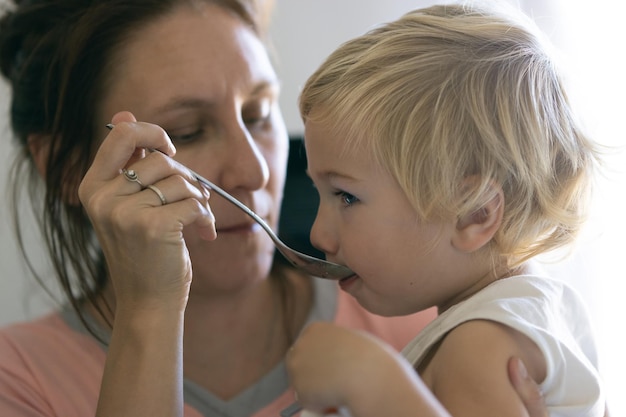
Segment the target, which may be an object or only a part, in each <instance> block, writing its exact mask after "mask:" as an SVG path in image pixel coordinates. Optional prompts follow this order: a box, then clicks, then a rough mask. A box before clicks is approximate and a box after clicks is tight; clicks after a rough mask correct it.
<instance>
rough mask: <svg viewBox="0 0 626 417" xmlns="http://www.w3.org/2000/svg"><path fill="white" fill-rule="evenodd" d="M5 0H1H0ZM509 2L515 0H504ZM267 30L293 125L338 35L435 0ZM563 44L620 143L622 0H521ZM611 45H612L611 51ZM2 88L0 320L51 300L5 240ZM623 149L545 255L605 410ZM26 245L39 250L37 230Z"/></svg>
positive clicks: (617, 323) (603, 127)
mask: <svg viewBox="0 0 626 417" xmlns="http://www.w3.org/2000/svg"><path fill="white" fill-rule="evenodd" d="M2 1H3V0H0V4H1V3H2ZM510 1H511V2H513V3H515V2H516V0H510ZM277 3H278V4H277V10H276V13H275V16H274V25H273V39H274V45H275V46H276V51H277V56H278V68H277V70H278V72H279V74H280V75H281V77H282V80H283V93H282V99H281V104H282V108H283V112H284V114H285V118H286V121H287V125H288V128H289V131H290V132H291V133H295V134H298V133H301V132H302V125H301V122H300V119H299V117H298V114H297V109H296V102H297V96H298V93H299V89H300V86H301V85H302V84H303V83H304V81H305V79H306V77H307V76H308V75H309V74H310V73H311V72H312V71H313V70H314V69H315V68H316V67H317V65H318V64H319V63H321V61H322V60H323V59H324V58H325V57H326V56H327V55H328V54H329V53H330V52H331V51H332V50H333V49H334V48H335V47H336V46H337V45H338V44H339V43H340V42H343V41H344V40H347V39H348V38H350V37H352V36H355V35H358V34H360V33H362V32H363V31H365V30H367V29H369V28H370V27H372V26H373V25H375V24H377V23H380V22H383V21H386V20H390V19H394V18H396V17H398V16H399V15H400V14H401V13H403V12H405V11H408V10H409V9H412V8H415V7H420V6H423V5H427V4H432V3H435V1H427V0H421V1H419V0H418V1H411V0H384V1H383V0H277ZM518 3H521V5H522V7H524V9H525V10H526V11H527V12H529V14H531V15H532V16H533V17H534V18H535V19H536V20H537V22H538V23H539V25H540V26H541V27H542V28H543V29H544V31H545V32H546V33H548V35H550V37H551V38H552V40H553V42H555V44H556V45H557V46H558V47H559V48H560V49H561V51H562V53H563V55H564V58H565V59H566V61H568V62H569V64H570V66H569V67H568V68H569V70H570V71H571V74H570V75H571V81H572V84H574V85H575V87H576V88H577V90H576V91H575V98H576V99H577V101H578V102H579V103H580V104H581V107H582V108H583V110H585V112H586V114H587V116H586V120H587V122H588V125H589V127H590V130H591V132H592V133H593V134H594V135H595V136H596V137H597V138H598V139H599V140H600V141H601V142H603V143H606V144H609V145H619V146H625V145H626V140H625V139H624V134H623V128H622V126H621V124H622V121H623V119H624V117H625V116H624V115H625V114H626V108H625V107H626V106H624V104H623V98H624V97H626V82H625V81H624V77H623V75H622V74H626V68H625V67H624V64H623V63H622V59H620V57H619V55H621V54H623V46H622V43H623V40H624V39H626V35H625V34H626V31H625V30H624V29H623V25H622V22H621V21H618V19H619V18H620V16H623V15H624V11H625V10H624V5H623V4H622V2H621V1H620V0H594V1H593V5H592V6H591V5H589V6H587V4H586V2H583V1H582V0H525V1H523V0H520V1H518ZM615 52H617V54H615ZM7 96H8V91H7V89H6V86H5V85H4V84H1V85H0V192H3V194H1V195H0V196H2V197H1V199H0V325H2V324H6V323H10V322H13V321H16V320H22V319H26V318H30V317H34V316H36V315H38V314H40V313H41V312H43V311H46V310H48V309H49V308H50V302H49V301H47V300H48V299H47V298H46V297H45V296H42V295H41V292H40V291H38V290H37V286H36V285H35V284H34V283H33V282H32V280H30V279H29V278H28V277H27V273H26V270H25V268H24V265H23V264H22V263H21V261H20V260H19V256H18V253H17V250H16V248H15V244H14V243H13V242H14V241H13V238H12V230H11V223H10V218H9V216H8V214H9V213H8V209H7V207H8V206H7V204H6V198H4V196H5V195H6V194H5V193H4V186H5V182H6V175H7V165H8V162H9V157H10V154H11V153H12V152H13V151H14V150H13V149H12V148H11V147H10V146H9V144H8V142H9V136H10V135H9V132H8V128H7V126H6V124H7V122H6V105H7V100H8V99H7ZM624 166H626V156H625V155H624V153H621V154H619V155H617V156H614V157H611V158H609V168H610V169H611V170H612V171H610V173H609V175H608V177H607V178H606V179H604V180H603V181H602V182H601V183H600V184H599V186H598V187H597V190H596V194H597V197H596V200H595V205H594V213H593V216H592V219H591V221H590V222H589V226H588V227H587V229H586V231H585V233H584V234H583V237H582V239H581V243H580V245H579V247H578V249H577V251H576V252H575V254H574V256H573V257H572V258H570V259H569V260H567V261H566V262H563V263H560V264H557V265H548V268H549V269H550V270H551V271H553V272H554V274H555V275H556V276H558V277H560V278H562V279H565V280H567V281H569V282H571V283H572V284H573V285H574V286H576V287H577V288H578V289H579V290H580V291H581V292H582V294H583V296H584V297H585V299H586V301H587V303H588V304H589V306H590V308H591V313H592V317H593V319H594V321H595V323H596V325H597V328H598V340H599V342H600V353H601V355H602V359H603V365H602V368H603V372H604V374H605V377H606V379H607V382H608V384H609V395H610V402H611V404H612V411H613V412H612V415H614V416H618V415H626V400H624V399H623V398H621V397H623V394H622V393H621V392H618V389H619V388H620V387H621V386H623V384H622V382H621V379H622V376H623V375H624V374H626V362H625V360H626V359H625V358H624V356H623V354H622V353H623V352H624V351H626V340H625V338H624V336H623V335H622V331H621V330H617V329H623V326H624V325H623V323H622V322H621V320H620V318H623V317H625V316H626V314H625V313H624V307H622V304H623V303H624V301H623V297H622V293H621V292H620V291H619V290H618V286H621V284H622V282H623V281H624V278H626V273H625V272H624V266H623V262H620V261H621V260H622V259H623V258H622V257H623V256H624V254H623V252H624V250H625V249H626V246H625V245H624V244H623V243H622V239H623V237H624V236H626V222H624V221H623V215H622V213H621V212H622V211H623V202H624V197H626V172H625V170H624V168H623V167H624ZM29 250H31V251H33V253H35V256H36V257H38V258H42V250H41V247H40V245H39V242H38V240H37V239H36V238H35V237H32V238H31V239H30V243H29Z"/></svg>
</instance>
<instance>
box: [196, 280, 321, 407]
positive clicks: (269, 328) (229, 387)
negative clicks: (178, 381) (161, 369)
mask: <svg viewBox="0 0 626 417" xmlns="http://www.w3.org/2000/svg"><path fill="white" fill-rule="evenodd" d="M280 280H283V281H282V282H280ZM281 286H282V289H284V291H286V296H285V297H282V296H281V291H282V289H281ZM312 298H313V297H312V287H311V283H310V280H309V279H307V278H304V277H302V276H300V275H299V274H297V273H296V272H295V271H292V270H288V271H285V273H284V276H281V277H273V278H270V279H267V280H265V281H263V283H261V284H260V285H258V286H257V287H256V288H254V289H252V290H251V291H246V292H245V293H241V294H240V293H237V294H231V295H230V296H228V297H226V296H223V295H221V296H220V297H219V298H218V297H215V298H211V297H210V296H207V295H200V296H197V297H196V296H193V295H192V296H190V298H189V302H188V304H187V310H186V312H185V336H184V369H185V377H186V378H188V379H190V380H192V381H194V382H195V383H197V384H199V385H201V386H203V387H205V388H206V389H208V390H209V391H210V392H212V393H213V394H215V395H217V396H218V397H220V398H222V399H224V400H227V399H229V398H232V397H233V396H235V395H237V394H239V393H240V392H242V391H243V390H245V389H246V388H248V387H249V386H251V385H253V384H254V383H255V382H257V381H258V380H259V379H261V378H262V377H263V376H264V375H266V374H267V373H268V372H270V371H271V370H272V369H273V368H274V367H275V366H276V365H277V364H278V363H280V362H281V361H282V359H283V358H284V355H285V353H286V352H287V349H288V348H289V346H290V344H291V343H292V341H293V340H292V339H293V337H295V335H297V333H298V332H299V331H300V329H301V328H302V326H303V325H304V323H305V322H306V319H307V317H308V314H309V311H310V309H311V305H312ZM285 299H286V300H288V302H289V303H291V304H292V305H293V307H292V309H291V310H290V309H289V306H286V305H285Z"/></svg>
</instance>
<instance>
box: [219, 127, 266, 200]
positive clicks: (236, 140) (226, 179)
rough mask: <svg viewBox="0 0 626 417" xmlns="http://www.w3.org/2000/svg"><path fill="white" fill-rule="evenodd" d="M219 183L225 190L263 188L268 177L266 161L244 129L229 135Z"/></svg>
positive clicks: (256, 144)
mask: <svg viewBox="0 0 626 417" xmlns="http://www.w3.org/2000/svg"><path fill="white" fill-rule="evenodd" d="M230 135H231V136H230V138H229V140H228V141H227V143H228V151H227V152H225V154H226V155H225V157H226V161H224V170H223V171H222V178H221V179H220V183H221V184H222V187H224V188H225V189H236V188H245V189H249V190H258V189H262V188H264V187H265V186H266V185H267V183H268V181H269V177H270V170H269V166H268V161H267V159H266V157H265V155H264V154H263V152H262V151H261V149H260V147H259V145H258V143H257V142H256V141H255V139H254V137H253V136H252V135H251V134H250V133H249V132H248V130H247V129H246V128H245V127H241V128H239V129H237V131H236V132H231V133H230Z"/></svg>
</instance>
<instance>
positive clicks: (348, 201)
mask: <svg viewBox="0 0 626 417" xmlns="http://www.w3.org/2000/svg"><path fill="white" fill-rule="evenodd" d="M335 195H336V196H337V197H339V198H340V199H341V201H342V202H343V204H344V206H346V207H350V206H352V205H354V204H355V203H357V202H358V201H359V199H358V198H357V197H355V196H354V195H352V194H350V193H348V192H345V191H336V192H335Z"/></svg>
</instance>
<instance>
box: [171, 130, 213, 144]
mask: <svg viewBox="0 0 626 417" xmlns="http://www.w3.org/2000/svg"><path fill="white" fill-rule="evenodd" d="M203 133H204V131H203V130H202V129H198V130H194V131H193V132H189V133H184V132H181V133H177V132H168V135H169V137H170V139H172V142H174V143H177V144H180V145H184V144H186V143H190V142H193V141H194V140H196V139H198V138H199V137H201V136H202V134H203Z"/></svg>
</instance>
